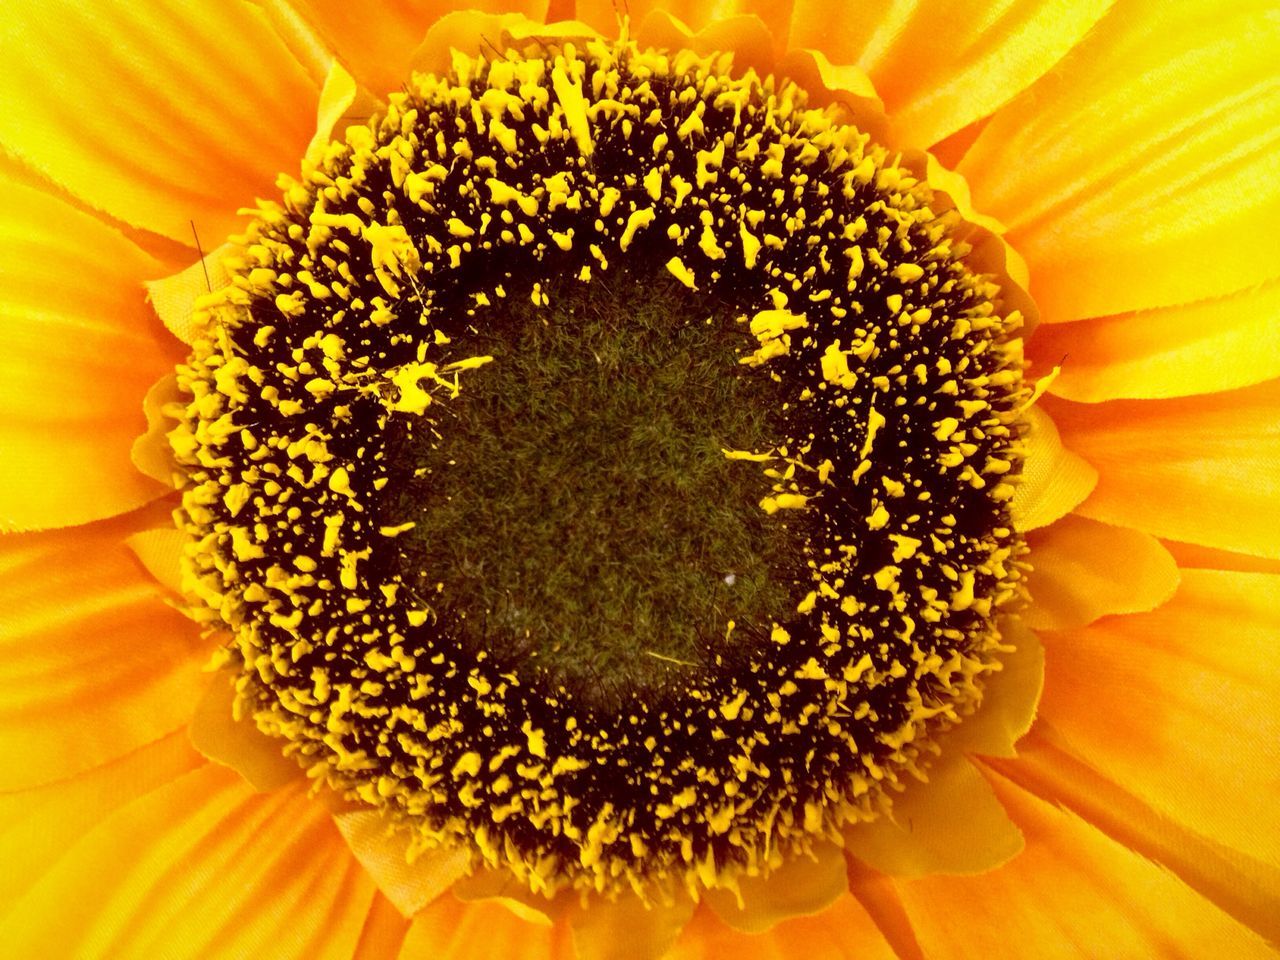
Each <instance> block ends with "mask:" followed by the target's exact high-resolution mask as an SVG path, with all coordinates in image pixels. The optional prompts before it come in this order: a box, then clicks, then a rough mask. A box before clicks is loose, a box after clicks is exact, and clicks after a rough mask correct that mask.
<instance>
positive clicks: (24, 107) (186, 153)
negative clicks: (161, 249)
mask: <svg viewBox="0 0 1280 960" xmlns="http://www.w3.org/2000/svg"><path fill="white" fill-rule="evenodd" d="M5 31H6V43H5V49H6V56H5V57H4V58H3V60H0V89H4V90H5V91H6V92H7V93H8V96H7V98H6V109H5V110H4V112H3V114H2V115H0V140H2V141H3V142H4V143H5V145H6V146H7V147H8V148H9V149H11V150H12V151H13V152H14V153H15V154H16V155H18V156H19V157H21V158H22V159H23V160H25V161H26V162H28V163H30V164H31V165H32V166H33V167H35V168H36V169H38V170H40V171H42V172H43V173H45V174H47V175H48V176H49V177H51V178H52V179H53V180H54V181H56V182H58V183H59V184H62V185H63V186H65V187H67V188H68V189H69V190H71V192H72V193H74V194H75V195H77V196H79V197H81V198H83V199H84V200H85V201H86V202H88V203H89V204H90V205H91V206H93V207H95V208H97V209H100V210H103V211H106V212H107V213H109V214H111V215H112V216H114V217H116V218H118V219H120V220H123V221H124V222H126V223H129V224H131V225H133V226H137V227H142V228H144V229H146V230H150V231H153V232H155V233H158V234H161V235H163V236H165V237H169V238H172V239H175V240H179V241H181V242H183V243H190V242H191V239H192V237H191V230H192V228H191V221H194V222H195V225H196V227H197V229H198V231H199V233H200V235H201V236H202V237H203V238H205V239H206V240H207V241H211V242H212V243H214V244H216V243H218V242H220V241H221V240H222V238H223V237H225V236H227V235H228V234H229V233H232V232H234V231H235V229H236V228H237V220H236V216H235V211H236V209H237V208H239V207H243V206H248V205H250V204H251V203H252V201H253V199H254V198H255V196H258V195H263V194H266V193H269V192H271V188H272V184H273V183H274V181H275V178H276V174H277V173H278V172H280V171H281V170H288V171H294V170H297V169H298V161H299V160H300V159H301V157H302V154H303V151H304V150H305V149H306V146H307V142H308V141H309V140H310V138H311V134H312V123H311V118H312V117H313V116H314V109H315V102H316V94H317V86H316V83H315V82H314V80H313V79H312V78H311V77H310V76H309V75H308V73H307V71H306V70H305V69H304V68H303V67H302V66H301V65H299V63H298V62H297V60H296V59H295V58H294V56H293V55H292V54H291V52H290V50H289V48H288V46H287V45H286V44H285V43H284V42H282V41H281V40H280V38H279V37H278V36H277V35H276V33H275V31H274V30H273V28H272V25H271V23H270V22H269V20H268V18H267V16H266V15H265V14H264V13H263V11H262V10H261V9H259V8H256V7H254V6H251V5H250V4H247V3H235V4H217V5H214V4H197V5H195V6H192V5H191V4H189V3H186V2H184V0H140V2H137V3H129V4H107V5H92V4H83V3H77V2H75V0H26V2H15V3H10V4H8V5H7V7H6V10H5Z"/></svg>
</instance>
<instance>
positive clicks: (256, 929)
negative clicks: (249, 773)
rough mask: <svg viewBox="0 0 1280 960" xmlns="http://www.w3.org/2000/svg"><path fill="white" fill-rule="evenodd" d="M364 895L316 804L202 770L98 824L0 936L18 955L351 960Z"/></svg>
mask: <svg viewBox="0 0 1280 960" xmlns="http://www.w3.org/2000/svg"><path fill="white" fill-rule="evenodd" d="M104 878H110V881H109V882H104ZM373 893H374V888H373V884H372V883H371V882H370V881H369V879H368V878H367V877H366V876H365V875H364V872H363V871H362V870H361V869H360V867H359V865H358V864H357V863H356V862H355V860H354V859H353V858H352V857H351V855H350V853H349V852H348V851H347V848H346V845H345V844H343V843H342V840H341V838H340V837H339V836H338V834H337V831H336V830H335V829H334V827H333V824H332V823H331V822H330V821H329V817H328V815H327V812H326V811H325V810H324V808H323V807H322V806H321V805H320V804H317V803H315V802H314V801H311V800H309V799H307V797H306V796H305V794H304V792H303V791H302V790H291V791H287V792H282V793H276V794H269V795H263V794H257V793H255V792H254V791H253V790H252V788H251V787H249V786H248V785H246V784H245V783H244V782H243V781H242V780H240V778H239V777H237V776H236V775H235V774H234V773H232V772H231V771H229V770H226V769H224V768H222V767H218V766H215V765H212V764H210V765H207V766H204V767H201V768H199V769H197V770H195V771H193V772H191V773H189V774H187V775H185V776H183V777H181V778H179V779H177V780H174V781H172V782H171V783H168V784H166V785H164V786H162V787H160V788H158V789H156V790H154V791H152V792H150V793H148V794H146V795H145V796H142V797H140V798H138V799H137V800H134V801H133V802H132V803H129V804H128V805H126V806H124V807H121V808H120V809H119V810H117V811H116V812H115V813H113V814H111V815H110V816H108V817H106V818H105V819H103V820H102V822H101V823H99V824H98V825H97V826H96V827H95V828H94V829H93V830H92V831H90V832H89V833H88V834H86V835H85V836H84V837H83V838H82V839H81V840H80V841H79V842H78V843H76V844H75V846H73V847H72V848H71V849H70V850H68V851H67V853H66V855H65V856H63V858H62V859H61V860H60V861H59V862H58V863H57V864H56V865H55V866H54V867H53V869H51V870H50V871H49V872H48V873H47V874H46V875H45V876H44V877H43V878H42V879H41V880H40V882H39V883H37V884H36V885H35V887H33V888H32V890H31V891H30V892H28V894H27V895H26V896H25V897H24V898H23V899H22V900H20V901H19V902H18V904H17V905H16V906H15V908H14V909H13V910H12V911H11V912H10V913H9V915H8V916H7V917H6V918H5V919H4V921H3V922H2V923H0V937H3V942H4V943H5V945H6V949H9V950H12V951H13V955H14V956H19V957H50V958H55V957H68V958H70V957H76V958H85V960H87V958H97V957H111V958H122V960H123V958H128V960H133V958H138V960H142V958H148V957H156V956H163V957H165V958H171V960H179V958H185V957H191V958H193V960H205V958H209V957H263V956H269V957H271V958H273V960H276V958H279V960H286V958H295V957H296V958H299V960H301V958H307V960H350V957H351V955H352V952H353V950H354V948H355V945H356V941H357V939H358V937H359V934H360V930H361V927H362V925H363V922H364V919H365V916H366V914H367V912H368V910H369V905H370V902H371V900H372V898H373ZM68 903H74V904H75V909H74V910H68V909H66V905H67V904H68Z"/></svg>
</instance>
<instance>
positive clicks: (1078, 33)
mask: <svg viewBox="0 0 1280 960" xmlns="http://www.w3.org/2000/svg"><path fill="white" fill-rule="evenodd" d="M1111 3H1112V0H1006V2H1002V3H991V2H990V0H958V2H957V0H953V2H950V3H947V4H938V3H926V2H922V0H869V2H860V3H848V2H846V0H796V3H795V9H794V13H793V14H792V22H791V46H792V47H812V48H815V49H818V50H821V51H823V52H824V53H825V54H827V56H828V57H829V58H830V59H831V60H832V61H834V62H837V63H851V64H857V65H858V66H859V67H861V68H862V69H863V70H865V71H866V72H867V73H868V74H869V75H870V76H871V79H872V80H873V81H875V85H876V91H877V92H878V93H879V94H880V96H881V98H882V99H883V100H884V103H885V107H886V109H887V110H888V112H889V114H890V117H891V119H892V121H893V129H894V134H895V136H896V138H897V140H898V143H897V144H896V145H897V146H901V147H907V146H912V147H917V148H924V147H928V146H930V145H931V144H933V143H936V142H937V141H939V140H941V139H943V138H944V137H947V136H950V135H951V134H953V133H955V132H956V131H957V130H959V129H961V128H962V127H965V126H968V125H969V124H970V123H972V122H973V121H975V120H978V119H981V118H982V117H985V116H987V115H988V114H989V113H991V112H992V111H993V110H995V109H996V108H997V107H999V106H1000V105H1001V104H1002V103H1004V102H1006V101H1007V100H1009V99H1011V98H1012V97H1013V95H1014V94H1016V93H1017V92H1018V91H1020V90H1022V89H1023V88H1025V87H1027V86H1030V85H1031V84H1032V83H1033V82H1034V81H1035V80H1037V79H1038V78H1039V77H1040V76H1042V75H1043V74H1044V72H1045V71H1046V70H1048V69H1049V68H1050V67H1052V66H1053V65H1054V63H1056V62H1057V61H1058V60H1060V59H1061V58H1062V57H1063V55H1064V54H1066V53H1067V51H1068V50H1070V49H1071V48H1072V47H1073V46H1074V45H1075V44H1076V43H1078V42H1079V41H1080V39H1081V38H1082V37H1083V36H1084V35H1085V34H1086V33H1087V32H1088V31H1089V30H1090V28H1092V27H1093V25H1094V24H1095V23H1097V21H1098V19H1099V18H1100V17H1101V16H1102V15H1103V14H1104V13H1106V11H1107V9H1108V8H1109V7H1110V6H1111Z"/></svg>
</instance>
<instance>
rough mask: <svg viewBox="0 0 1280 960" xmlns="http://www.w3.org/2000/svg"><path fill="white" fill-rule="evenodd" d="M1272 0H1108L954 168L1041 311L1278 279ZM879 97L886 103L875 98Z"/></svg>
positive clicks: (1130, 305)
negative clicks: (1011, 249) (1025, 270)
mask: <svg viewBox="0 0 1280 960" xmlns="http://www.w3.org/2000/svg"><path fill="white" fill-rule="evenodd" d="M1274 13H1275V7H1274V4H1273V3H1272V0H1250V2H1240V3H1233V4H1230V5H1229V6H1223V5H1222V4H1221V3H1218V2H1216V0H1199V2H1183V3H1178V4H1176V5H1174V6H1170V5H1169V4H1167V3H1164V2H1162V0H1137V2H1135V3H1127V4H1122V5H1119V6H1118V7H1117V9H1116V11H1115V12H1114V13H1113V14H1112V15H1111V16H1108V17H1106V18H1104V19H1103V20H1102V21H1101V22H1100V23H1099V24H1098V26H1097V28H1096V29H1095V30H1093V31H1092V33H1091V34H1090V35H1089V36H1088V37H1087V38H1086V39H1085V41H1084V42H1083V43H1082V44H1080V46H1078V47H1077V48H1076V49H1075V50H1074V51H1073V52H1072V53H1071V54H1070V55H1068V57H1067V58H1066V59H1065V60H1064V61H1063V62H1062V64H1061V65H1060V66H1059V67H1058V68H1057V69H1055V70H1054V71H1053V72H1052V73H1050V74H1049V75H1047V76H1046V77H1044V79H1042V80H1041V81H1040V82H1038V83H1037V84H1035V86H1033V87H1032V88H1031V89H1030V90H1027V91H1026V92H1025V93H1023V94H1022V95H1021V96H1019V97H1018V98H1017V99H1016V100H1014V101H1013V102H1012V103H1010V104H1009V105H1007V106H1005V107H1004V108H1002V109H1001V110H1000V111H999V113H998V114H997V115H996V116H995V117H994V118H993V119H992V120H991V122H990V123H989V124H988V125H987V127H986V129H985V130H983V132H982V134H981V136H979V138H978V140H977V142H976V143H975V144H974V145H973V147H972V148H971V149H970V150H969V152H968V153H967V154H966V155H965V158H964V160H963V162H962V163H961V165H960V171H961V172H962V173H964V174H965V175H966V176H967V177H968V178H969V181H970V183H971V184H972V185H973V188H974V196H975V199H977V201H978V203H979V206H980V207H981V208H982V209H984V210H987V211H989V212H990V213H992V214H994V215H995V216H997V217H999V218H1000V219H1001V220H1002V221H1004V222H1005V223H1007V224H1008V225H1009V228H1010V232H1009V240H1010V242H1011V243H1013V244H1014V246H1016V247H1017V248H1018V249H1019V250H1020V251H1021V252H1022V253H1023V255H1024V256H1026V258H1027V261H1028V262H1029V263H1030V265H1031V271H1032V276H1033V280H1034V282H1033V284H1032V289H1031V292H1032V294H1033V295H1034V296H1035V298H1036V301H1037V302H1038V303H1039V304H1040V308H1041V310H1042V311H1043V314H1044V316H1045V319H1046V320H1050V321H1062V320H1078V319H1081V318H1085V317H1097V316H1107V315H1111V314H1117V313H1121V312H1124V311H1129V310H1142V309H1148V308H1152V307H1162V306H1168V305H1170V304H1179V303H1188V302H1191V301H1194V300H1203V299H1208V298H1210V297H1219V296H1223V295H1226V294H1230V293H1234V292H1236V291H1238V290H1243V289H1245V288H1247V287H1251V286H1253V285H1254V284H1256V283H1259V282H1261V281H1264V280H1268V279H1271V278H1273V277H1275V276H1277V275H1278V274H1280V265H1278V264H1277V260H1276V257H1275V254H1274V250H1273V245H1272V244H1268V243H1266V242H1260V238H1264V237H1268V236H1271V235H1272V233H1273V232H1274V229H1275V224H1276V222H1277V220H1278V219H1280V149H1277V147H1278V146H1280V96H1277V95H1276V93H1277V90H1276V72H1275V55H1276V50H1277V49H1280V21H1277V19H1276V17H1275V15H1274ZM886 99H888V98H887V97H886Z"/></svg>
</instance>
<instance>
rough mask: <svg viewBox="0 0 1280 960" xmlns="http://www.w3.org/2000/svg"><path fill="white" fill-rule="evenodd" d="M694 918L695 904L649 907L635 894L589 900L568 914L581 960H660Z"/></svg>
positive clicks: (685, 900) (682, 901)
mask: <svg viewBox="0 0 1280 960" xmlns="http://www.w3.org/2000/svg"><path fill="white" fill-rule="evenodd" d="M692 916H693V901H692V900H690V899H689V898H688V897H686V896H681V897H679V899H677V901H676V902H675V903H674V904H657V903H655V904H653V905H652V906H648V907H646V906H645V905H644V904H643V903H642V902H641V900H640V898H639V897H638V896H636V895H635V894H634V893H630V892H626V893H623V894H621V895H620V896H619V897H618V899H617V900H614V901H609V900H605V899H602V898H600V897H590V898H589V899H588V900H587V902H586V903H585V904H583V905H580V906H578V907H577V909H575V910H573V911H571V912H570V914H569V929H570V930H571V931H572V934H573V947H574V951H575V954H576V956H577V957H579V958H580V960H659V958H660V957H665V956H666V955H667V950H668V949H669V948H670V947H671V945H672V944H673V943H675V940H676V937H677V936H679V935H680V931H681V930H683V929H684V927H685V924H687V923H688V922H689V918H690V917H692Z"/></svg>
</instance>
